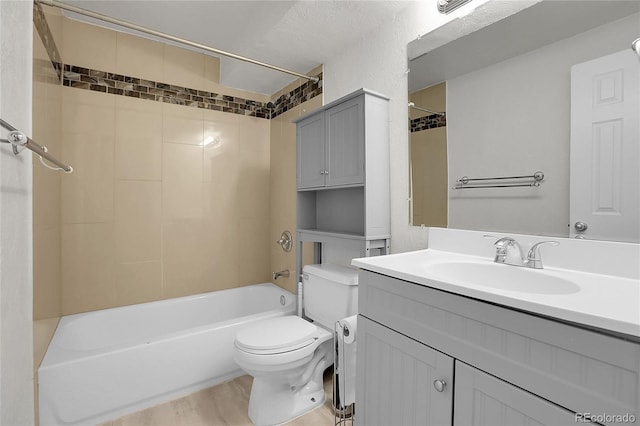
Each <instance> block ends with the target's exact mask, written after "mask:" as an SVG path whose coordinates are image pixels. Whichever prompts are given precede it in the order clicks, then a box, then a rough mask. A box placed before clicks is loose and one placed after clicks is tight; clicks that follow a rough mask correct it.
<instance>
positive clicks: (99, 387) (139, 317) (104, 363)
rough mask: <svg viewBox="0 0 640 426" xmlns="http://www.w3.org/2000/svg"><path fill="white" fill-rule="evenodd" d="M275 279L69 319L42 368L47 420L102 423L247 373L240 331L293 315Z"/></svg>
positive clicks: (291, 299)
mask: <svg viewBox="0 0 640 426" xmlns="http://www.w3.org/2000/svg"><path fill="white" fill-rule="evenodd" d="M295 303H296V299H295V296H294V295H293V294H292V293H290V292H288V291H286V290H283V289H281V288H280V287H277V286H275V285H273V284H270V283H266V284H256V285H251V286H246V287H240V288H235V289H229V290H221V291H215V292H211V293H206V294H201V295H196V296H187V297H180V298H176V299H169V300H163V301H158V302H151V303H143V304H139V305H132V306H124V307H119V308H112V309H105V310H102V311H95V312H88V313H83V314H76V315H69V316H65V317H62V319H61V320H60V323H59V325H58V328H57V329H56V332H55V334H54V336H53V339H52V340H51V343H50V345H49V348H48V349H47V353H46V355H45V357H44V359H43V361H42V364H41V366H40V368H39V369H38V385H39V394H38V395H39V413H40V424H41V425H43V426H44V425H95V424H98V423H100V422H104V421H107V420H112V419H115V418H117V417H120V416H122V415H125V414H128V413H132V412H135V411H139V410H141V409H144V408H147V407H150V406H153V405H156V404H159V403H162V402H166V401H170V400H172V399H176V398H179V397H181V396H184V395H187V394H189V393H192V392H195V391H197V390H200V389H204V388H206V387H209V386H213V385H216V384H218V383H222V382H224V381H226V380H229V379H232V378H234V377H238V376H240V375H242V374H243V372H242V371H241V370H240V369H239V367H238V366H237V365H236V364H235V362H234V361H233V341H234V338H235V335H236V331H237V330H238V329H239V328H241V327H243V326H245V325H247V324H249V323H252V322H255V321H260V320H262V319H266V318H271V317H277V316H282V315H293V314H295V311H296V305H295Z"/></svg>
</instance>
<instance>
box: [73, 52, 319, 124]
mask: <svg viewBox="0 0 640 426" xmlns="http://www.w3.org/2000/svg"><path fill="white" fill-rule="evenodd" d="M318 77H319V78H320V79H321V78H322V74H319V75H318ZM63 85H64V86H67V87H75V88H77V89H85V90H92V91H96V92H102V93H109V94H113V95H121V96H129V97H132V98H139V99H147V100H151V101H156V102H166V103H171V104H175V105H184V106H189V107H195V108H203V109H210V110H214V111H222V112H228V113H232V114H240V115H246V116H250V117H258V118H266V119H271V118H275V117H277V116H278V115H280V114H282V113H284V112H286V111H288V110H289V109H291V108H293V107H294V106H296V105H299V104H300V103H302V102H305V101H307V100H309V99H311V98H313V97H315V96H318V95H320V94H322V80H319V81H318V82H311V81H309V82H307V83H304V84H303V85H302V86H300V87H298V88H296V89H294V90H292V91H291V92H289V93H287V94H285V95H282V96H280V97H279V98H278V99H277V100H276V102H273V103H272V102H260V101H255V100H251V99H244V98H239V97H236V96H228V95H223V94H220V93H214V92H206V91H203V90H196V89H190V88H188V87H182V86H177V85H174V84H167V83H161V82H157V81H151V80H145V79H141V78H136V77H130V76H126V75H122V74H114V73H110V72H106V71H101V70H94V69H89V68H83V67H78V66H75V65H68V64H65V65H64V80H63ZM268 104H273V106H272V107H270V106H269V105H268Z"/></svg>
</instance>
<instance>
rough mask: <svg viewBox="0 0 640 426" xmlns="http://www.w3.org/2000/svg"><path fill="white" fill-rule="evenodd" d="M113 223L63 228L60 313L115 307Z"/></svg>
mask: <svg viewBox="0 0 640 426" xmlns="http://www.w3.org/2000/svg"><path fill="white" fill-rule="evenodd" d="M113 240H114V238H113V224H101V223H100V224H71V225H63V228H62V314H63V315H69V314H74V313H78V312H85V311H93V310H98V309H105V308H110V307H112V306H115V289H114V282H115V250H114V241H113Z"/></svg>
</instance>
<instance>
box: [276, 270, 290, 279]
mask: <svg viewBox="0 0 640 426" xmlns="http://www.w3.org/2000/svg"><path fill="white" fill-rule="evenodd" d="M280 277H285V278H289V270H288V269H285V270H284V271H278V272H274V273H273V279H274V280H277V279H278V278H280Z"/></svg>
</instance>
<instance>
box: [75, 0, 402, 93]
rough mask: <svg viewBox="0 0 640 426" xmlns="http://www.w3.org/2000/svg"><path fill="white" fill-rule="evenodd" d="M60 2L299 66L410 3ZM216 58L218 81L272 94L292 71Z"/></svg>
mask: <svg viewBox="0 0 640 426" xmlns="http://www.w3.org/2000/svg"><path fill="white" fill-rule="evenodd" d="M64 2H66V3H69V4H72V5H74V6H76V7H81V8H83V9H88V10H91V11H94V12H96V13H100V14H103V15H107V16H111V17H114V18H117V19H120V20H124V21H127V22H131V23H135V24H138V25H141V26H144V27H148V28H151V29H154V30H157V31H162V32H164V33H167V34H171V35H174V36H177V37H181V38H185V39H188V40H191V41H194V42H197V43H201V44H205V45H208V46H211V47H214V48H217V49H221V50H225V51H229V52H232V53H235V54H238V55H242V56H246V57H249V58H252V59H256V60H259V61H262V62H266V63H269V64H272V65H276V66H279V67H282V68H287V69H290V70H293V71H296V72H299V73H303V74H304V73H307V72H308V71H309V70H311V69H312V68H314V67H315V66H317V65H319V64H322V63H324V62H325V61H327V60H328V59H330V58H331V57H333V56H334V55H337V54H339V53H340V52H341V51H343V50H344V48H345V47H346V46H348V45H350V44H351V43H353V42H355V41H357V40H359V39H361V38H363V37H366V35H367V34H369V33H371V32H372V31H375V29H376V28H377V27H378V26H380V25H381V24H382V23H384V22H387V21H391V20H393V17H394V15H395V14H397V13H398V12H400V11H401V10H402V9H404V8H405V7H407V6H408V4H409V3H410V2H409V1H406V0H403V1H381V0H369V1H351V0H342V1H336V0H306V1H268V0H262V1H255V0H246V1H238V0H236V1H218V0H209V1H204V0H200V1H192V0H172V1H167V0H163V1H158V0H154V1H146V0H129V1H119V0H109V1H104V0H78V1H71V0H64ZM65 14H67V15H72V16H73V17H75V18H78V19H83V20H87V21H89V22H94V23H95V22H96V21H91V20H90V19H86V18H83V17H79V16H76V15H74V14H70V13H68V12H65ZM99 24H100V25H104V26H108V25H106V24H104V23H99ZM111 27H112V28H117V27H114V26H111ZM119 29H120V30H122V31H125V29H123V28H119ZM127 31H128V30H127ZM128 32H131V31H128ZM220 59H221V75H220V83H221V84H222V85H223V86H228V87H234V88H238V89H243V90H248V91H251V92H256V93H264V94H269V95H270V94H273V93H275V92H276V91H278V90H279V89H281V88H283V87H284V86H286V85H287V84H288V83H289V82H291V81H293V80H294V79H295V78H296V77H294V76H291V75H288V74H283V73H280V72H278V71H273V70H270V69H267V68H263V67H259V66H256V65H253V64H249V63H246V62H242V61H238V60H234V59H229V58H225V57H221V58H220Z"/></svg>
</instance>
